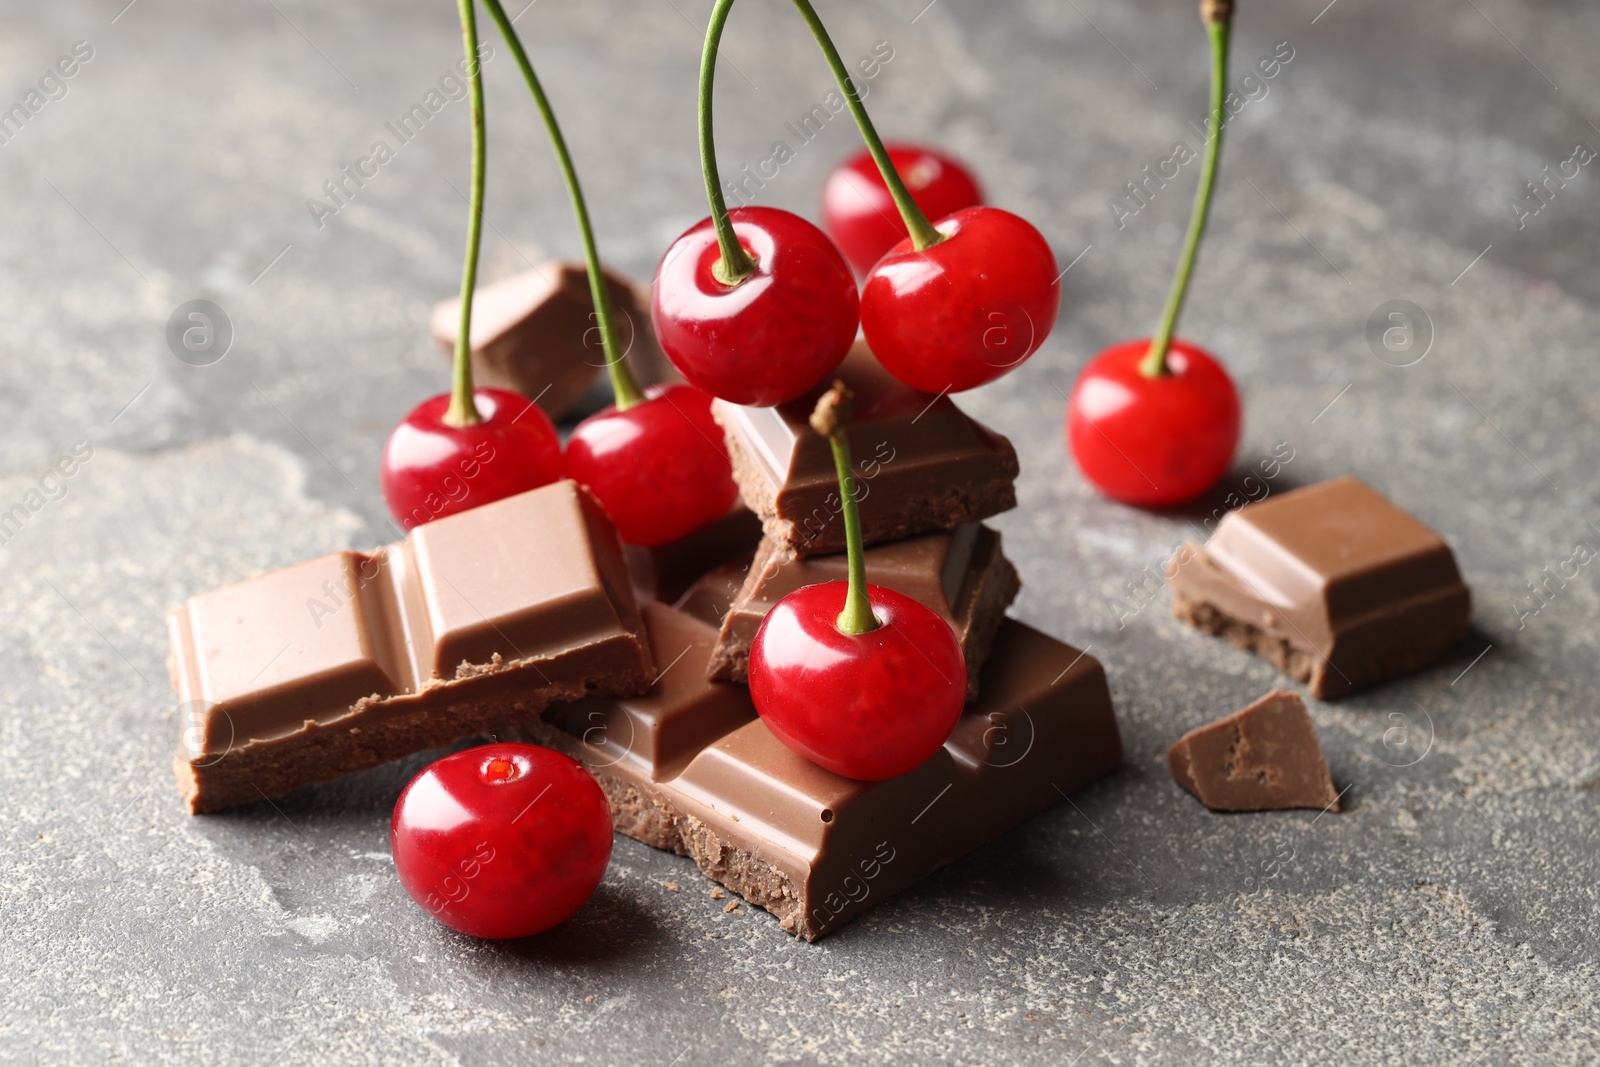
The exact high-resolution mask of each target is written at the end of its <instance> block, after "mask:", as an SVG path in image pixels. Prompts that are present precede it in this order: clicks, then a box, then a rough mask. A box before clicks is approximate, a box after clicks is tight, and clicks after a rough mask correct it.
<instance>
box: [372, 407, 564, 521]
mask: <svg viewBox="0 0 1600 1067" xmlns="http://www.w3.org/2000/svg"><path fill="white" fill-rule="evenodd" d="M472 395H473V397H474V399H475V400H476V403H477V408H478V415H479V417H480V418H481V419H482V421H481V422H476V423H474V424H472V425H471V426H461V427H455V426H446V425H445V423H444V413H445V410H446V409H447V408H449V406H450V396H449V394H448V393H441V394H440V395H438V396H434V397H429V398H428V399H427V400H424V401H423V402H422V403H420V404H418V405H417V406H416V407H414V408H412V409H411V414H409V415H407V416H406V417H405V418H404V419H402V420H401V421H400V425H398V426H396V427H395V428H394V431H393V432H392V433H390V434H389V443H388V444H387V445H385V446H384V449H383V462H382V465H381V468H380V469H381V471H382V476H383V498H384V500H386V501H387V502H388V504H389V511H390V513H391V514H393V515H394V517H395V521H396V522H398V523H399V524H400V525H401V526H403V527H405V528H406V529H408V530H409V529H411V528H412V527H415V526H419V525H421V524H422V523H425V522H431V521H433V520H434V519H438V518H443V517H444V516H446V515H454V514H455V513H456V512H458V511H466V510H467V509H468V508H475V507H477V506H478V505H480V504H487V503H489V502H490V501H492V500H499V499H501V498H502V497H508V496H515V495H516V494H517V493H521V492H525V491H526V490H529V489H537V488H539V486H541V485H549V484H550V483H551V482H553V481H555V480H556V479H557V478H560V477H561V438H560V437H559V436H557V434H556V428H555V426H553V425H552V424H551V422H550V417H549V416H548V415H546V414H545V413H544V412H543V411H541V410H540V409H539V406H538V405H537V404H535V403H534V402H533V401H531V400H529V399H528V398H527V397H525V396H523V395H522V394H520V393H513V392H511V391H509V390H506V389H476V390H474V391H473V394H472Z"/></svg>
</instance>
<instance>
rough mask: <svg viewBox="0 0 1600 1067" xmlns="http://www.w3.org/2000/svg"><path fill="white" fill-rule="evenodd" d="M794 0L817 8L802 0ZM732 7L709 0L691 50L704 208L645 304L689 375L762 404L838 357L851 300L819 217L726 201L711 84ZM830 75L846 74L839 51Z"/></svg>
mask: <svg viewBox="0 0 1600 1067" xmlns="http://www.w3.org/2000/svg"><path fill="white" fill-rule="evenodd" d="M795 4H796V6H797V7H799V8H800V9H801V12H802V14H806V13H810V15H811V18H812V19H814V18H815V13H814V12H810V5H809V4H808V3H806V0H795ZM732 7H733V0H717V4H716V6H715V7H714V8H713V9H712V12H711V21H710V23H709V25H708V26H707V28H706V39H705V49H704V51H703V52H702V53H701V58H700V83H699V98H698V102H699V107H698V116H699V142H700V169H701V174H702V176H703V177H704V179H705V187H706V200H707V202H708V204H709V205H710V208H711V214H710V215H709V216H708V217H707V218H705V219H702V220H701V221H700V222H698V223H696V224H695V225H694V226H692V227H690V228H689V230H687V231H686V232H685V233H684V234H683V235H682V236H680V237H679V238H678V239H677V240H675V241H674V242H673V243H672V245H671V246H670V247H669V248H668V249H667V252H666V255H664V256H663V257H662V259H661V265H660V267H658V268H657V270H656V280H655V285H654V287H653V289H652V292H651V300H650V314H651V321H652V323H653V324H654V326H655V332H656V339H657V340H658V341H659V342H660V343H661V348H662V351H664V352H665V353H666V354H667V358H668V359H670V360H671V361H672V364H673V366H675V367H677V369H678V372H679V373H680V374H682V375H683V377H684V379H685V380H687V381H688V382H689V383H690V384H691V385H696V386H699V387H700V388H702V389H704V390H705V391H707V392H709V393H711V394H713V395H715V396H718V397H721V398H722V399H724V400H727V401H730V402H732V403H735V404H752V405H757V406H762V407H769V406H771V405H774V404H781V403H784V402H786V401H789V400H794V399H795V398H797V397H799V396H801V395H803V394H804V393H806V392H808V391H810V390H811V389H812V388H813V387H814V386H815V385H816V384H817V383H818V382H820V381H822V380H823V379H824V378H826V377H827V376H828V375H829V374H830V373H832V371H833V370H834V368H836V367H837V366H838V365H839V363H840V362H841V361H842V360H843V359H844V356H845V353H846V352H848V351H849V349H850V345H851V343H852V342H853V341H854V340H855V335H856V328H857V326H858V325H859V324H860V301H859V296H858V294H857V292H856V282H855V276H854V275H853V274H852V273H851V271H850V266H849V264H847V263H846V262H845V260H844V257H843V256H842V255H841V254H840V253H839V250H838V248H837V247H836V246H835V245H834V244H833V242H832V241H831V240H829V239H828V236H827V234H825V233H823V232H822V231H821V230H820V229H818V228H817V227H816V226H813V225H812V224H811V223H810V222H807V221H806V220H805V219H803V218H801V217H800V216H798V215H795V214H793V213H791V212H788V211H781V210H779V209H777V208H768V207H740V208H734V209H733V210H731V211H730V210H729V209H728V205H727V200H726V199H725V198H724V196H723V192H722V182H721V178H720V175H719V173H718V170H717V158H716V144H715V140H714V137H713V132H712V131H713V121H712V97H713V92H712V90H713V86H714V84H715V78H716V63H717V51H718V47H719V45H720V44H721V41H722V31H723V27H724V26H725V25H726V23H727V21H728V14H729V12H730V11H731V9H732ZM830 65H831V64H830ZM835 76H836V77H839V78H840V86H841V88H845V87H847V86H848V84H849V78H848V75H847V74H844V73H843V65H842V63H841V64H838V65H836V66H835ZM850 91H852V92H853V90H850Z"/></svg>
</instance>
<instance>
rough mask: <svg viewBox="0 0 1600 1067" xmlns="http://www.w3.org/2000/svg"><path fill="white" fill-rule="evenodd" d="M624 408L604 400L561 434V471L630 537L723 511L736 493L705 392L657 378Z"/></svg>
mask: <svg viewBox="0 0 1600 1067" xmlns="http://www.w3.org/2000/svg"><path fill="white" fill-rule="evenodd" d="M645 395H646V397H647V399H646V400H644V401H643V402H642V403H638V404H635V405H634V406H633V407H631V408H629V409H628V410H626V411H618V410H617V409H616V408H615V407H608V408H606V409H605V410H604V411H601V412H599V413H597V414H594V415H591V416H589V417H588V418H587V419H584V420H583V421H582V422H580V423H579V424H578V426H577V428H576V429H574V430H573V431H572V436H571V437H569V438H568V439H567V452H566V457H565V459H564V467H565V470H566V475H567V477H568V478H571V479H572V480H573V481H575V482H578V483H579V484H581V485H586V486H588V487H589V491H590V492H591V493H593V494H594V496H595V499H597V500H598V501H600V506H601V507H602V508H604V509H605V513H606V514H607V515H608V516H609V517H610V518H611V521H612V523H614V524H615V525H616V527H617V533H619V534H621V535H622V539H623V540H624V541H626V542H628V543H629V544H632V545H663V544H666V543H667V542H668V541H676V540H677V539H678V538H680V537H683V536H684V535H686V534H689V533H692V532H693V531H695V530H698V529H699V528H700V527H702V526H704V525H706V524H707V523H710V522H715V521H716V520H718V519H720V518H722V517H723V516H724V515H726V514H727V513H728V510H729V509H730V508H732V507H733V502H734V500H736V499H738V496H739V487H738V486H737V485H735V484H734V482H733V467H732V465H731V464H730V463H729V462H728V452H727V449H726V448H725V447H724V445H723V443H722V427H720V426H718V425H717V423H716V420H714V419H713V418H712V417H711V395H710V394H709V393H704V392H701V391H700V390H699V389H696V388H695V387H694V386H692V385H657V386H652V387H651V388H650V389H648V390H646V393H645Z"/></svg>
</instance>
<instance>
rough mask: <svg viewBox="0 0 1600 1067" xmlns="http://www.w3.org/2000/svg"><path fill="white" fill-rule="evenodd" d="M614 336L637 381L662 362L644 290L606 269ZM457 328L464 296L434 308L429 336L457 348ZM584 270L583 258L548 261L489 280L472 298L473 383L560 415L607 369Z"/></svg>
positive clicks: (449, 351) (646, 378)
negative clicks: (507, 391) (580, 261)
mask: <svg viewBox="0 0 1600 1067" xmlns="http://www.w3.org/2000/svg"><path fill="white" fill-rule="evenodd" d="M605 274H606V283H607V285H608V287H609V288H608V292H609V294H610V296H611V310H612V314H613V316H614V317H615V319H616V323H617V333H618V334H619V337H618V341H619V343H620V344H621V346H622V349H623V351H624V352H626V353H627V358H628V360H629V362H630V364H631V365H632V366H633V368H634V371H635V373H636V374H637V375H638V377H639V378H640V380H641V381H644V382H650V381H655V380H657V378H656V377H654V376H653V375H652V374H651V373H650V372H651V369H652V368H653V367H655V366H657V365H659V364H661V363H662V362H663V360H662V359H661V358H660V357H659V355H658V352H657V349H656V343H655V339H654V336H653V335H652V334H651V332H650V302H649V297H648V295H647V294H646V293H641V292H640V290H639V289H638V288H637V287H636V286H634V285H633V283H631V282H629V281H628V280H627V279H625V278H623V277H622V276H621V275H619V274H615V273H613V272H611V271H609V270H608V271H606V272H605ZM460 328H461V298H460V297H451V298H450V299H448V300H441V301H440V302H439V303H438V304H435V305H434V308H433V340H434V343H435V344H436V345H438V346H439V349H440V350H441V351H443V352H444V353H445V354H446V355H453V354H454V353H455V345H456V334H457V333H458V332H459V331H460ZM605 366H606V356H605V351H604V349H603V348H602V347H601V343H600V330H599V326H598V320H597V319H596V318H595V317H594V300H593V298H592V296H591V295H590V293H589V272H588V271H587V270H586V269H584V267H583V265H582V264H577V263H564V262H561V261H559V260H551V261H549V262H547V263H541V264H539V265H538V266H537V267H534V268H533V269H531V270H526V271H523V272H522V273H521V274H514V275H512V276H511V277H509V278H505V279H503V280H501V281H498V282H495V283H493V284H491V285H483V286H480V287H479V288H478V289H477V291H476V292H475V293H474V294H473V297H472V374H473V379H474V381H475V382H476V383H477V384H478V385H487V386H494V387H496V388H500V389H510V390H512V391H513V392H518V393H521V394H522V395H524V396H527V397H531V398H533V399H535V400H537V401H538V404H539V406H540V407H541V408H543V409H544V412H545V414H546V415H549V416H550V417H551V418H552V419H560V418H561V417H562V416H563V415H565V414H566V413H567V412H569V411H570V410H572V406H573V405H574V404H575V403H577V401H578V398H579V397H581V396H582V395H583V392H584V390H585V389H586V388H588V386H589V383H590V382H592V381H594V379H595V377H596V376H597V375H599V374H600V372H601V371H603V370H604V369H605Z"/></svg>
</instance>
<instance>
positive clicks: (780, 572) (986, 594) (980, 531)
mask: <svg viewBox="0 0 1600 1067" xmlns="http://www.w3.org/2000/svg"><path fill="white" fill-rule="evenodd" d="M865 562H866V565H867V581H869V582H872V583H873V584H874V585H882V586H886V587H888V588H890V589H893V590H894V591H895V592H897V593H904V594H905V595H906V596H908V597H910V598H912V599H913V600H916V601H918V602H920V603H921V604H923V605H924V606H926V607H928V608H931V609H932V610H933V611H935V612H936V613H938V615H939V617H940V618H942V619H944V621H945V622H947V623H949V624H950V628H951V629H953V630H954V631H955V633H956V639H957V640H958V641H960V642H961V651H962V654H963V655H964V656H965V657H966V660H967V699H968V700H969V701H970V700H974V699H976V698H977V695H978V676H979V672H980V670H981V669H982V667H983V661H984V659H985V657H987V656H988V655H989V646H990V644H991V643H993V641H994V634H995V630H997V629H998V628H999V626H1000V620H1001V619H1003V618H1004V617H1005V613H1006V608H1007V607H1009V606H1010V605H1011V602H1012V601H1013V600H1015V599H1016V596H1017V590H1018V589H1019V588H1020V587H1021V582H1019V581H1018V579H1017V570H1016V568H1015V567H1013V566H1012V565H1011V561H1010V560H1008V559H1006V557H1005V554H1004V553H1002V552H1001V551H1000V535H999V534H997V533H995V532H994V531H993V530H991V529H989V528H988V527H987V526H982V525H980V524H978V523H975V522H969V523H963V524H962V525H960V526H957V527H956V528H955V529H954V530H952V531H950V532H949V533H943V532H941V533H932V534H924V535H922V536H921V537H912V538H907V539H906V540H904V541H890V542H888V543H887V544H880V545H874V546H873V547H872V548H869V549H867V551H866V553H865ZM848 577H849V561H848V559H847V557H845V556H804V557H793V556H790V555H789V553H788V550H787V549H785V548H784V547H783V546H782V545H780V544H779V543H778V542H776V541H774V540H772V539H771V538H770V537H769V538H764V539H763V540H762V542H761V547H760V548H758V549H756V555H755V561H754V562H753V563H752V564H751V567H750V573H749V575H748V577H747V578H746V579H745V583H744V587H743V588H742V589H740V590H739V595H738V597H737V598H736V599H735V600H734V602H733V604H732V605H731V606H730V607H729V609H728V611H727V612H726V614H725V615H724V617H723V619H722V632H721V634H720V635H719V637H718V639H717V647H716V650H715V651H714V652H713V653H712V654H711V663H710V665H709V666H708V667H707V671H708V672H709V676H710V677H712V678H716V679H720V680H722V681H732V682H743V681H745V680H746V678H745V676H746V672H747V671H748V669H749V666H750V643H751V642H752V641H754V640H755V637H756V631H757V630H758V629H760V627H761V620H762V619H764V618H766V617H767V612H769V611H771V610H772V608H773V605H775V604H777V602H778V601H780V600H782V599H783V598H784V597H785V596H787V595H788V594H790V593H792V592H794V591H795V590H796V589H799V588H801V587H802V586H807V585H815V584H816V583H818V582H833V581H841V582H842V581H845V580H846V579H847V578H848Z"/></svg>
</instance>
